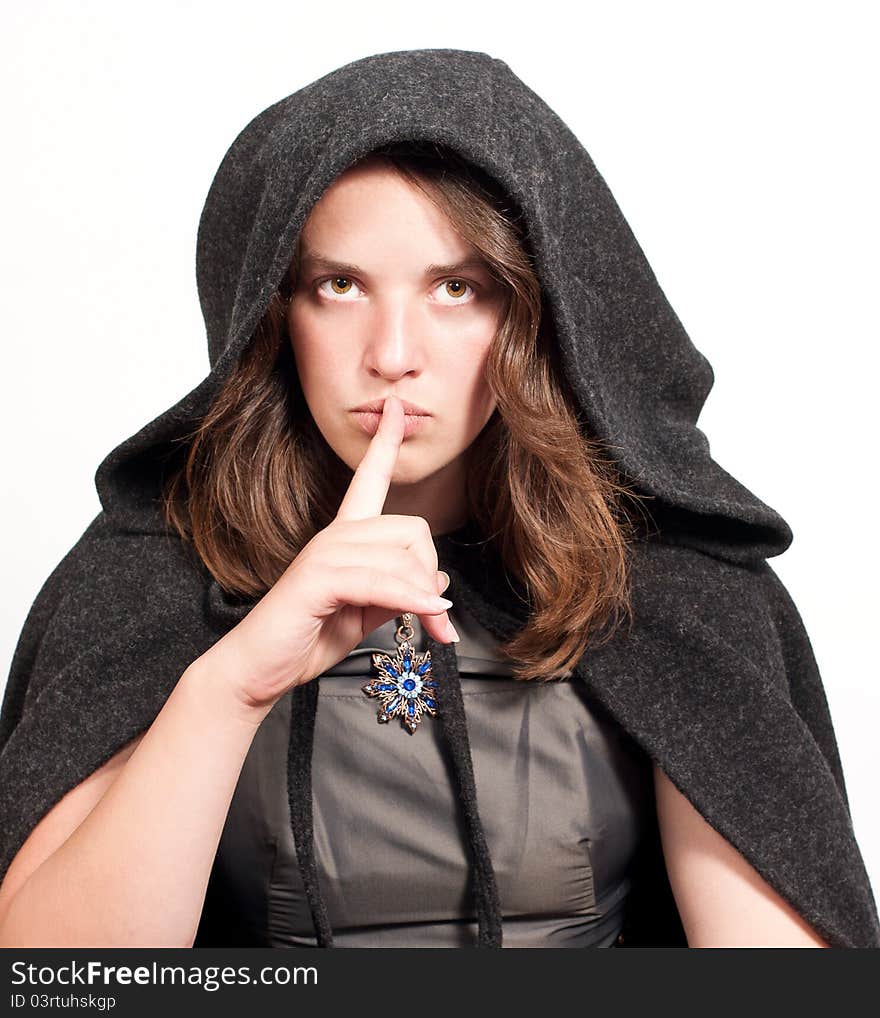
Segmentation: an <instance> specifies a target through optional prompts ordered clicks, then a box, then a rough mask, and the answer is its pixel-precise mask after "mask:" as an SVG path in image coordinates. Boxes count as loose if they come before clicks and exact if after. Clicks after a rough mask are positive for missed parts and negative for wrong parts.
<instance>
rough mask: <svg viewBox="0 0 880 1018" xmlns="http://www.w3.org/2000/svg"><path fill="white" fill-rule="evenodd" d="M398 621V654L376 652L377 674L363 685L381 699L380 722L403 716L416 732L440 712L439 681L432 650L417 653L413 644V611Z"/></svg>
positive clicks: (411, 729)
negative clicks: (426, 717) (425, 718)
mask: <svg viewBox="0 0 880 1018" xmlns="http://www.w3.org/2000/svg"><path fill="white" fill-rule="evenodd" d="M397 623H398V625H397V632H396V633H395V634H394V639H395V640H396V641H397V653H396V654H373V668H375V669H376V677H375V678H373V679H372V680H371V681H370V682H368V683H367V684H366V685H365V686H362V687H361V688H362V689H363V691H364V692H365V693H366V694H367V696H372V697H378V698H379V700H380V701H381V703H382V706H381V707H380V709H379V714H378V715H377V718H376V720H377V721H378V722H379V724H385V723H386V722H388V721H390V720H391V719H392V718H400V723H401V725H402V726H403V727H404V728H405V729H406V730H407V731H408V732H409V734H410V735H414V734H415V730H416V729H417V728H418V727H419V725H420V724H421V722H422V716H423V715H424V714H426V713H427V714H431V715H434V714H436V713H437V680H436V679H435V678H434V677H433V674H432V671H431V652H430V650H426V651H425V653H424V654H417V653H416V651H415V648H414V647H413V645H412V638H413V635H414V633H415V630H414V629H413V627H412V612H404V613H403V615H398V616H397Z"/></svg>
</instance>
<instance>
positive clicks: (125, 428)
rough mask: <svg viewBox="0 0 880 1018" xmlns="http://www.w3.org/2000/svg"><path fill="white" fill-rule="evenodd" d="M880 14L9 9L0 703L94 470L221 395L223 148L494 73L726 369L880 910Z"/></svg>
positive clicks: (737, 466) (781, 6)
mask: <svg viewBox="0 0 880 1018" xmlns="http://www.w3.org/2000/svg"><path fill="white" fill-rule="evenodd" d="M872 8H873V5H872V4H870V3H864V4H857V3H852V2H850V3H840V2H838V3H834V4H833V5H832V4H831V3H823V4H811V3H796V4H795V3H782V2H768V0H763V2H760V3H754V2H753V3H744V2H739V3H736V4H733V3H730V4H721V3H713V4H706V3H685V2H669V0H664V2H663V3H661V4H649V3H633V2H620V0H617V2H615V3H613V4H610V3H603V4H590V3H582V4H580V5H579V6H575V5H573V4H571V3H558V2H548V0H542V2H541V3H540V4H539V5H534V4H528V5H526V4H518V3H517V4H489V3H482V4H481V3H468V4H465V5H439V6H435V5H414V4H412V3H396V4H395V3H369V4H363V3H360V4H356V3H346V2H339V0H336V2H334V3H332V4H326V5H323V4H308V5H306V4H297V3H291V2H286V3H270V2H259V0H249V2H248V3H242V4H234V5H221V4H211V3H207V2H200V3H181V2H174V3H170V2H165V3H162V2H159V3H156V2H154V3H153V4H151V5H149V6H148V7H145V6H143V5H137V6H136V5H134V4H124V3H119V2H118V0H116V2H113V3H94V2H92V3H88V2H78V3H75V4H70V3H58V2H43V3H40V2H34V0H31V2H30V3H28V4H26V5H25V4H21V5H7V7H6V8H5V11H4V19H3V20H4V26H3V33H2V42H0V104H2V110H0V113H2V132H3V151H4V155H3V159H2V163H0V196H2V197H0V200H2V203H3V210H2V211H3V215H2V222H3V243H2V249H0V251H2V253H0V257H2V260H3V261H2V298H0V299H2V305H0V316H2V317H0V320H2V323H3V339H2V341H3V371H2V378H3V383H2V392H3V399H2V403H0V413H2V417H3V419H2V429H3V430H2V434H3V438H4V445H3V450H4V452H3V464H4V470H3V500H2V509H0V512H2V527H0V541H2V556H3V558H2V566H3V576H4V583H3V588H2V590H3V592H2V611H0V620H2V621H0V659H2V660H0V664H2V666H3V672H2V676H0V683H3V682H5V676H6V675H7V674H8V666H9V662H10V661H11V658H12V653H13V650H14V647H15V641H16V640H17V638H18V634H19V632H20V629H21V626H22V624H23V622H24V619H25V616H26V614H27V611H28V608H29V607H30V604H31V602H32V600H33V598H34V597H35V596H36V594H37V591H38V590H39V589H40V587H41V585H42V583H43V582H44V580H45V579H46V577H47V576H48V575H49V573H50V572H51V570H52V569H53V568H54V566H55V565H56V564H57V562H58V561H59V560H60V558H61V557H62V556H63V555H64V554H65V552H66V551H67V550H68V549H69V548H70V547H71V545H72V544H73V543H74V542H75V540H76V539H77V538H78V537H79V535H80V534H81V533H82V530H83V529H84V528H85V526H86V525H87V524H88V522H89V521H90V520H91V519H92V517H93V516H94V515H95V514H96V513H97V511H98V509H99V503H98V499H97V495H96V493H95V489H94V483H93V477H94V471H95V468H96V467H97V465H98V463H99V462H100V461H101V459H102V458H103V457H104V455H105V454H106V453H107V452H108V451H109V450H110V449H111V448H113V447H114V446H115V445H117V444H118V442H120V441H121V440H122V439H124V438H126V437H127V436H128V435H130V434H132V433H133V432H134V431H136V430H138V429H139V428H140V427H141V426H142V425H143V424H145V423H146V422H147V421H149V420H151V419H153V418H154V417H156V416H158V414H160V413H161V412H162V411H163V410H165V409H166V408H167V407H168V406H170V405H171V404H172V403H174V402H176V401H177V400H178V399H179V398H180V397H181V396H183V395H184V394H185V393H186V392H188V391H189V390H190V389H191V388H192V387H193V386H194V385H196V384H197V383H198V382H199V381H200V380H201V378H202V377H203V375H204V374H205V373H206V372H207V349H206V343H205V333H204V326H203V323H202V319H201V316H200V312H199V307H198V302H197V296H196V287H195V268H194V266H195V240H196V227H197V223H198V217H199V214H200V212H201V208H202V204H203V202H204V199H205V195H206V193H207V190H208V187H209V185H210V183H211V180H212V178H213V175H214V172H215V171H216V169H217V166H218V165H219V163H220V160H221V158H222V156H223V155H224V153H225V152H226V149H227V148H228V146H229V145H230V144H231V143H232V141H233V139H234V137H235V136H236V134H237V133H238V131H239V130H240V129H241V128H242V127H244V125H245V124H246V123H247V122H248V121H249V120H250V119H251V118H252V117H253V116H254V115H255V114H257V113H258V112H260V111H261V110H263V109H264V108H265V107H266V106H268V105H270V104H271V103H272V102H274V101H276V100H277V99H280V98H282V97H283V96H285V95H288V94H290V93H291V92H293V91H295V90H296V89H298V88H300V87H301V86H303V85H305V84H307V83H308V82H310V81H312V80H314V79H315V78H317V77H320V76H321V75H322V74H325V73H327V72H329V71H330V70H332V69H334V68H336V67H338V66H340V65H341V64H344V63H347V62H348V61H350V60H355V59H358V58H359V57H362V56H366V55H368V54H371V53H379V52H384V51H387V50H396V49H413V48H421V47H457V48H462V49H476V50H483V51H485V52H488V53H490V54H491V55H493V56H497V57H500V58H502V59H503V60H505V61H506V62H507V63H508V64H509V65H510V66H511V68H512V69H513V71H514V72H515V73H516V74H518V75H519V77H521V78H522V79H523V80H524V81H525V82H526V84H527V85H529V86H530V87H531V88H533V89H534V90H535V91H536V92H537V93H538V94H539V95H541V96H542V97H543V98H544V99H545V100H546V101H547V102H548V103H549V104H550V106H551V107H553V108H554V109H555V110H556V111H557V112H558V113H559V114H560V116H561V117H562V118H563V119H564V120H565V121H566V122H567V123H568V124H569V125H570V126H571V128H572V129H573V130H574V132H575V133H576V134H577V135H578V137H579V138H580V139H581V141H582V142H583V144H584V145H585V147H586V148H587V150H588V151H589V152H590V154H591V155H592V157H593V159H594V160H595V162H596V164H597V166H598V169H599V171H600V172H601V173H602V175H603V176H604V177H605V179H606V181H607V183H608V184H609V186H610V187H611V190H612V192H613V194H614V195H615V197H616V199H617V201H618V203H619V204H620V206H621V208H622V209H623V212H624V215H625V216H626V217H627V219H628V221H629V223H630V225H631V226H632V228H633V230H634V232H635V234H636V237H637V238H638V240H639V242H640V243H641V245H642V247H643V249H644V250H645V253H646V255H647V257H648V260H649V261H650V263H651V265H652V267H653V269H654V271H655V273H656V274H657V277H658V279H659V281H660V283H661V286H662V287H663V289H664V291H665V292H666V294H667V296H668V297H669V299H670V301H671V303H672V306H673V307H674V308H675V310H676V312H677V313H678V315H679V317H680V318H681V320H682V322H683V323H684V326H685V328H686V329H687V331H688V333H689V334H690V336H691V338H692V339H693V341H694V343H695V344H696V346H697V347H698V348H699V349H700V350H701V351H702V352H703V353H704V354H705V355H706V356H707V357H708V358H709V360H710V362H711V364H712V366H713V368H714V370H715V376H716V383H715V386H714V388H713V390H712V392H711V394H710V396H709V399H708V401H707V404H706V407H705V410H704V412H703V415H702V416H701V418H700V422H699V423H700V427H701V428H702V429H703V430H704V431H705V432H706V434H707V436H708V438H709V440H710V443H711V449H712V455H713V457H714V458H715V459H716V460H717V461H718V462H719V463H720V464H721V465H722V466H723V467H724V468H725V469H726V470H728V471H729V472H730V473H732V474H733V475H734V476H735V477H736V478H738V479H739V480H740V481H742V482H743V483H744V484H745V485H746V486H747V487H749V488H750V489H751V490H752V491H754V492H755V494H757V495H758V496H759V497H760V498H761V499H763V500H764V501H765V502H767V503H768V504H769V505H771V506H772V507H773V508H775V509H776V510H777V511H778V512H780V513H781V514H782V516H783V517H784V518H785V519H786V520H787V521H788V522H789V524H790V525H791V526H792V529H793V530H794V534H795V541H794V544H793V545H792V547H791V548H790V549H789V550H788V551H787V552H786V553H785V554H784V555H783V556H781V557H778V558H775V559H773V560H771V561H772V565H773V567H774V569H775V570H776V571H777V573H778V574H779V575H780V577H781V578H782V580H783V581H784V583H785V584H786V586H787V587H788V589H789V591H790V592H791V594H792V596H793V597H794V599H795V602H796V604H797V605H798V607H799V609H800V611H801V614H802V617H803V619H804V622H805V624H806V627H807V630H808V632H809V634H810V637H811V639H812V642H813V646H814V649H815V652H816V657H817V659H818V661H819V666H820V669H821V672H822V675H823V678H824V682H825V688H826V692H827V696H828V700H829V703H830V707H831V712H832V716H833V719H834V723H835V727H836V731H837V736H838V741H839V744H840V749H841V755H842V757H843V763H844V769H845V772H846V776H847V785H848V790H849V794H850V798H851V806H852V811H853V817H854V824H855V829H856V835H857V837H858V839H859V843H860V846H861V848H862V852H863V855H864V857H865V861H866V864H867V866H868V870H869V873H870V874H871V877H872V881H873V884H874V886H875V888H877V887H878V882H880V823H878V809H877V793H876V775H877V773H878V772H880V749H878V744H880V738H878V735H877V718H878V714H880V710H878V708H880V692H878V667H877V663H876V662H877V644H876V639H877V634H878V628H880V627H878V624H877V620H876V617H875V616H876V612H877V608H878V598H877V596H876V585H877V578H878V574H880V556H878V550H877V527H876V524H875V518H874V508H875V506H876V504H877V496H878V485H877V479H876V471H877V454H876V439H877V429H876V427H875V416H876V412H877V402H878V393H877V376H876V374H875V367H876V346H877V342H878V325H877V322H878V314H877V296H878V284H877V279H878V256H877V237H878V234H880V215H878V198H877V180H878V179H880V159H878V143H877V134H878V132H877V127H876V124H877V121H876V116H877V98H878V75H877V71H876V66H877V59H876V53H877V32H876V26H875V25H874V24H873V23H872V22H873V15H872ZM449 113H450V116H455V110H450V111H449Z"/></svg>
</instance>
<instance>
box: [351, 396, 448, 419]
mask: <svg viewBox="0 0 880 1018" xmlns="http://www.w3.org/2000/svg"><path fill="white" fill-rule="evenodd" d="M397 398H398V399H399V400H400V402H401V403H403V412H404V413H405V414H406V416H407V417H430V416H431V414H430V412H429V411H427V410H425V408H424V407H420V406H418V404H416V403H410V402H409V400H406V399H402V398H401V397H400V396H398V397H397ZM384 405H385V399H384V397H383V398H382V399H374V400H371V401H370V402H368V403H361V405H360V406H356V407H354V409H353V410H352V413H356V414H357V413H363V414H379V415H380V416H381V414H382V407H383V406H384Z"/></svg>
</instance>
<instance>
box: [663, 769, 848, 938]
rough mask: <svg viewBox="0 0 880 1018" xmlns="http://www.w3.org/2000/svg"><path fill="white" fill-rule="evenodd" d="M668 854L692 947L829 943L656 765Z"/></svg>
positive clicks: (670, 879) (667, 859) (664, 837)
mask: <svg viewBox="0 0 880 1018" xmlns="http://www.w3.org/2000/svg"><path fill="white" fill-rule="evenodd" d="M654 788H655V791H656V796H657V819H658V823H659V827H660V836H661V839H662V842H663V856H664V859H665V862H666V870H667V873H668V875H669V883H670V886H671V887H672V892H673V894H674V896H675V903H676V905H677V907H678V911H679V914H680V915H681V921H682V925H683V926H684V931H685V934H686V935H687V940H688V947H828V944H826V943H825V941H824V940H822V939H821V938H820V937H819V936H818V934H817V933H816V932H815V931H814V930H813V929H812V927H811V926H809V924H808V923H807V922H806V921H805V920H804V919H803V917H802V916H800V915H799V914H798V913H797V912H796V911H795V910H794V909H793V908H792V907H791V906H790V905H789V904H788V902H786V901H785V900H784V899H783V898H781V897H780V896H779V895H778V894H777V893H776V891H775V890H773V888H772V887H770V885H769V884H768V883H767V882H766V881H765V880H764V879H763V878H762V877H761V876H760V874H759V873H758V872H757V871H756V870H755V869H754V867H753V866H751V865H750V864H749V863H748V862H747V861H746V860H745V859H744V858H743V856H742V855H741V854H740V853H739V852H738V851H737V850H736V849H735V848H734V847H733V846H732V845H731V844H730V842H729V841H727V839H726V838H723V837H722V836H721V835H720V834H719V833H718V832H717V831H716V830H715V829H714V828H713V827H712V826H711V825H710V824H708V823H707V822H706V820H705V819H704V818H703V817H702V816H701V814H700V813H699V812H698V811H697V810H696V809H695V808H694V807H693V805H692V804H691V803H690V801H689V800H688V799H687V798H686V797H685V796H684V795H682V793H681V792H680V791H679V790H678V789H677V788H676V787H675V785H673V783H672V782H671V781H670V780H669V778H668V777H667V776H666V775H665V774H664V773H663V771H662V770H660V768H659V767H658V766H657V765H656V763H655V764H654Z"/></svg>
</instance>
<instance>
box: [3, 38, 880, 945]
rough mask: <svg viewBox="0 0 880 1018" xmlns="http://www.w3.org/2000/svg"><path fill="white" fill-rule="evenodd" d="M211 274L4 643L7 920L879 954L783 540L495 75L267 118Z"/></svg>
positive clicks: (674, 343)
mask: <svg viewBox="0 0 880 1018" xmlns="http://www.w3.org/2000/svg"><path fill="white" fill-rule="evenodd" d="M198 282H199V293H200V299H201V301H202V308H203V312H204V316H205V321H206V325H207V330H208V340H209V351H210V359H211V371H210V373H209V375H208V376H207V377H206V378H205V380H204V381H203V382H202V383H201V384H200V385H199V386H198V387H197V388H196V389H194V390H193V391H192V392H191V393H189V394H188V395H187V396H186V397H184V398H183V399H182V400H181V401H180V402H179V403H177V404H176V405H175V406H174V407H172V408H171V409H169V410H168V411H167V412H166V413H164V414H163V415H161V416H160V417H159V418H157V420H155V421H153V422H152V423H151V424H149V425H147V426H146V427H145V428H144V429H142V430H141V431H140V432H139V433H138V434H137V435H135V436H133V437H132V438H131V439H129V440H128V441H127V442H125V443H123V444H122V445H121V446H119V447H118V448H117V449H115V450H114V451H113V452H112V453H111V454H110V455H109V456H108V457H107V458H106V459H105V460H104V462H103V463H102V464H101V466H100V467H99V470H98V474H97V476H96V483H97V487H98V491H99V494H100V496H101V500H102V512H101V514H100V515H99V516H98V517H97V518H96V520H95V521H94V522H93V523H92V525H91V526H90V527H89V529H88V530H87V531H86V533H85V534H84V535H83V537H82V538H81V540H80V541H79V542H78V543H77V545H76V546H75V547H74V548H73V549H72V550H71V552H70V553H69V554H68V556H66V557H65V559H64V560H63V561H62V563H60V564H59V566H58V568H57V569H56V571H55V572H54V573H53V575H52V576H51V577H50V578H49V580H48V581H47V583H46V585H45V586H44V588H43V590H42V591H41V592H40V595H39V596H38V598H37V600H36V602H35V604H34V606H33V608H32V610H31V614H30V615H29V617H28V620H27V622H26V625H25V629H24V631H23V633H22V636H21V639H20V641H19V646H18V648H17V651H16V656H15V660H14V662H13V669H12V673H11V676H10V681H9V685H8V690H7V694H6V698H5V700H4V704H3V714H2V719H3V728H2V740H3V755H2V758H0V763H2V773H0V777H2V800H0V815H2V827H3V829H4V840H3V844H2V856H0V859H2V871H0V872H2V873H3V884H2V888H0V943H3V944H9V945H12V944H16V945H24V944H29V943H30V944H47V943H52V944H56V945H60V944H62V943H64V944H92V945H94V944H154V945H159V944H162V945H180V946H188V945H192V944H196V945H197V946H200V945H207V944H229V943H247V944H271V945H276V946H296V945H299V944H308V943H319V944H322V945H330V944H341V945H343V946H344V945H347V944H355V945H379V944H384V945H394V944H407V945H411V944H413V943H422V944H425V945H446V946H459V945H461V946H465V945H470V944H475V943H476V944H480V945H487V946H498V945H501V944H504V945H507V946H573V947H576V946H612V945H622V946H632V945H639V944H647V945H658V946H668V945H681V946H684V945H685V944H689V945H691V946H703V945H710V944H723V945H735V944H791V945H804V946H808V945H809V946H814V945H831V946H867V945H870V946H878V945H880V930H878V923H877V913H876V908H875V905H874V902H873V898H872V895H871V890H870V887H869V884H868V881H867V876H866V874H865V871H864V866H863V864H862V860H861V856H860V854H859V850H858V846H857V844H856V841H855V838H854V835H853V832H852V826H851V823H850V818H849V813H848V808H847V803H846V792H845V786H844V780H843V774H842V771H841V767H840V761H839V757H838V754H837V748H836V744H835V740H834V733H833V729H832V727H831V721H830V716H829V713H828V709H827V705H826V703H825V699H824V694H823V690H822V684H821V680H820V678H819V675H818V672H817V670H816V666H815V660H814V658H813V655H812V651H811V649H810V646H809V641H808V638H807V636H806V633H805V632H804V630H803V626H802V623H801V621H800V618H799V616H798V613H797V609H796V608H795V606H794V605H793V603H792V602H791V599H790V598H789V597H788V595H787V592H786V591H785V590H784V588H783V587H782V585H781V584H780V582H779V580H778V579H777V578H776V576H775V574H774V573H773V571H772V570H771V569H770V567H769V565H768V564H767V561H766V560H767V558H768V557H770V556H773V555H776V554H779V553H781V552H782V551H784V550H785V548H786V547H787V546H788V544H789V543H790V541H791V532H790V530H789V529H788V527H787V525H786V524H785V522H784V521H783V520H782V519H781V518H780V517H779V516H778V515H777V514H776V513H775V512H774V511H773V510H772V509H770V508H769V507H767V506H766V505H764V504H763V503H762V502H760V501H759V500H758V499H757V498H756V497H755V496H754V495H753V494H752V493H751V492H749V491H747V490H746V489H745V488H744V487H743V486H742V485H740V484H739V483H738V482H737V481H736V480H735V479H733V478H732V477H730V475H728V474H727V473H725V472H724V471H723V470H722V469H721V468H720V467H719V466H718V465H717V464H716V463H715V462H714V461H713V460H712V459H711V458H710V456H709V452H708V445H707V443H706V440H705V437H704V436H703V435H702V433H701V432H700V431H699V429H698V428H697V427H696V420H697V417H698V414H699V411H700V408H701V407H702V404H703V402H704V401H705V398H706V396H707V394H708V391H709V389H710V387H711V383H712V374H711V369H710V368H709V365H708V364H707V362H706V361H705V359H704V358H703V357H702V356H701V355H700V354H699V353H698V352H697V351H696V350H695V349H694V347H693V345H692V344H691V342H690V340H689V338H688V337H687V336H686V334H685V333H684V331H683V329H682V327H681V324H680V323H679V322H678V319H677V318H676V317H675V315H674V312H673V311H672V309H671V308H670V307H669V305H668V303H667V302H666V300H665V297H664V296H663V294H662V291H661V290H660V288H659V286H658V285H657V282H656V280H655V279H654V277H653V274H652V273H651V271H650V268H649V267H648V265H647V263H646V261H645V259H644V256H643V254H642V252H641V250H640V249H639V247H638V245H637V243H636V241H635V238H634V237H633V236H632V233H631V231H629V229H628V227H627V225H626V223H625V220H624V219H623V217H622V215H621V214H620V211H619V209H618V208H617V206H616V204H615V202H614V200H613V198H612V197H611V195H610V193H609V192H608V190H607V187H606V186H605V184H604V182H603V181H602V179H601V177H600V176H599V174H598V173H597V172H596V170H595V167H594V166H593V165H592V163H591V161H590V159H589V157H588V156H587V154H586V152H585V151H584V150H583V148H582V147H581V146H580V144H579V143H578V142H577V140H576V139H575V138H574V137H573V136H572V135H571V133H570V132H569V131H568V129H567V128H566V127H565V125H564V124H562V123H561V122H560V121H559V120H558V118H556V116H555V115H554V114H553V113H552V111H550V110H549V109H548V108H547V107H546V105H544V104H543V103H542V101H541V100H540V99H539V98H538V97H537V96H536V95H535V94H534V93H533V92H531V91H530V90H529V89H528V88H527V87H526V86H525V85H524V84H523V83H522V82H521V81H520V80H519V79H518V78H517V77H516V76H515V75H513V73H512V72H511V71H510V69H509V68H508V67H507V66H506V65H505V64H504V63H502V62H500V61H497V60H493V59H492V58H490V57H488V56H487V55H485V54H482V53H471V52H467V51H456V50H421V51H404V52H399V53H388V54H381V55H379V56H374V57H369V58H366V59H364V60H360V61H356V62H354V63H352V64H349V65H346V66H345V67H342V68H340V69H338V70H337V71H334V72H333V73H332V74H329V75H327V76H325V77H324V78H321V79H320V80H319V81H317V82H314V83H312V84H311V85H309V86H307V87H306V88H304V89H301V90H300V91H299V92H297V93H295V94H294V95H292V96H290V97H288V98H287V99H285V100H282V101H281V102H279V103H276V104H275V105H274V106H272V107H270V108H269V109H268V110H266V111H264V112H263V113H262V114H260V115H259V116H258V117H257V118H256V119H255V120H254V121H252V122H251V124H249V125H248V126H247V127H246V128H245V129H244V131H242V133H241V134H240V135H239V137H238V138H237V139H236V141H235V142H234V143H233V145H232V147H231V148H230V150H229V152H228V153H227V155H226V157H225V158H224V160H223V163H222V164H221V167H220V169H219V171H218V174H217V176H216V178H215V181H214V184H213V185H212V188H211V192H210V193H209V195H208V199H207V202H206V205H205V209H204V212H203V215H202V220H201V223H200V229H199V249H198ZM398 398H402V400H405V401H408V402H409V404H411V405H410V406H408V407H406V406H402V405H401V402H399V399H398ZM364 404H367V405H370V404H372V407H371V408H370V409H368V410H363V409H360V408H361V407H362V406H363V405H364ZM380 409H381V415H380V412H379V411H380ZM405 409H409V410H410V411H411V412H410V413H409V414H407V413H405V412H404V411H405ZM414 418H421V419H420V420H415V419H414ZM447 581H448V583H447ZM444 590H445V592H446V593H447V594H448V595H449V599H450V600H449V601H446V602H444V601H442V600H439V599H438V597H437V593H438V592H440V591H444ZM450 601H451V604H450ZM624 620H626V624H623V622H624ZM450 622H452V623H453V624H454V625H453V627H452V628H450ZM455 630H459V631H460V632H456V631H455ZM456 636H458V637H460V638H459V639H458V640H456ZM408 684H409V685H408ZM377 720H378V721H379V722H380V723H379V724H377ZM120 860H124V865H120V864H119V861H120ZM157 895H158V897H159V900H161V901H162V902H167V903H168V904H167V906H166V907H165V909H164V911H161V910H160V912H159V914H156V909H155V901H156V900H157ZM59 913H60V915H61V916H62V921H61V923H60V924H59V922H58V919H57V916H58V914H59Z"/></svg>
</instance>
